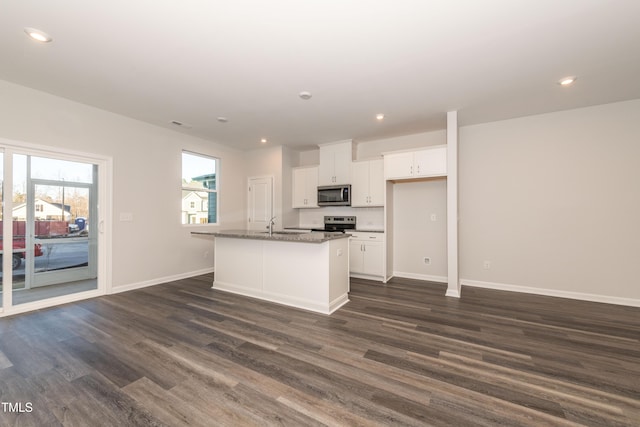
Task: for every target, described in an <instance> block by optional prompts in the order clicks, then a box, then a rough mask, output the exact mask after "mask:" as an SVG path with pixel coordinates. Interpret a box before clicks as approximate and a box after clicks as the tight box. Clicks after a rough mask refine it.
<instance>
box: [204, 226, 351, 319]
mask: <svg viewBox="0 0 640 427" xmlns="http://www.w3.org/2000/svg"><path fill="white" fill-rule="evenodd" d="M192 234H196V235H198V234H199V235H210V236H214V237H215V257H214V258H215V261H214V268H215V273H214V277H215V279H214V281H213V289H219V290H222V291H228V292H233V293H236V294H241V295H246V296H250V297H254V298H260V299H264V300H267V301H272V302H277V303H280V304H286V305H289V306H293V307H298V308H302V309H305V310H311V311H315V312H318V313H323V314H331V313H333V312H334V311H335V310H337V309H338V308H340V307H342V306H343V305H344V304H346V303H347V302H349V239H348V237H349V236H350V235H349V234H343V233H322V232H314V233H295V232H274V233H273V234H269V233H268V232H259V231H250V230H225V231H217V232H193V233H192Z"/></svg>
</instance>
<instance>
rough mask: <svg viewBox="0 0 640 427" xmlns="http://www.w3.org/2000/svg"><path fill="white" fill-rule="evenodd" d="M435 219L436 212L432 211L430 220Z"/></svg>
mask: <svg viewBox="0 0 640 427" xmlns="http://www.w3.org/2000/svg"><path fill="white" fill-rule="evenodd" d="M436 219H437V218H436V214H434V213H432V214H431V221H435V220H436Z"/></svg>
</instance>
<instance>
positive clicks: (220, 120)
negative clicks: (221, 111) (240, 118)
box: [217, 116, 229, 123]
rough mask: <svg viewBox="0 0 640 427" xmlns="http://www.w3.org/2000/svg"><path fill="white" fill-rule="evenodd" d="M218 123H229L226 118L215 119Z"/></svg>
mask: <svg viewBox="0 0 640 427" xmlns="http://www.w3.org/2000/svg"><path fill="white" fill-rule="evenodd" d="M217 120H218V121H219V122H220V123H227V122H228V121H229V119H227V118H226V117H222V116H221V117H218V119H217Z"/></svg>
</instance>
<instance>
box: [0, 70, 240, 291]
mask: <svg viewBox="0 0 640 427" xmlns="http://www.w3.org/2000/svg"><path fill="white" fill-rule="evenodd" d="M0 136H1V137H4V138H7V139H10V140H12V141H15V142H17V143H20V142H21V141H22V142H26V143H30V144H39V145H43V146H48V147H60V148H64V149H67V150H78V151H81V152H83V153H93V154H98V155H102V156H110V157H112V158H113V177H114V178H113V218H114V222H113V230H112V233H113V234H112V235H113V251H112V264H113V272H112V285H113V287H114V288H118V287H121V288H123V287H134V286H136V285H139V284H144V283H150V282H158V281H161V280H163V279H165V278H171V277H176V276H180V275H184V274H189V273H191V272H196V271H202V270H206V269H211V268H212V266H213V241H212V239H206V238H194V237H193V236H191V234H190V232H191V231H192V230H202V229H212V226H189V227H185V226H182V225H181V224H180V200H181V190H180V185H181V184H180V182H181V181H180V176H181V174H180V168H181V151H182V150H183V149H187V150H190V151H193V152H199V153H202V154H207V155H211V156H216V157H219V158H220V159H221V167H220V177H219V185H220V194H219V204H220V223H221V224H220V226H221V228H237V227H241V226H243V225H244V211H245V209H246V195H245V194H246V193H245V191H243V190H244V186H245V185H244V184H245V182H246V173H245V168H244V162H243V156H242V153H240V152H238V151H236V150H233V149H230V148H228V147H225V146H222V145H219V144H215V143H212V142H209V141H205V140H202V139H199V138H194V137H190V136H187V135H184V134H181V133H178V132H174V131H171V130H167V129H163V128H160V127H157V126H152V125H149V124H146V123H143V122H139V121H136V120H133V119H129V118H126V117H123V116H119V115H116V114H112V113H109V112H106V111H103V110H99V109H96V108H93V107H89V106H86V105H83V104H79V103H76V102H72V101H69V100H67V99H64V98H60V97H56V96H52V95H49V94H46V93H43V92H39V91H36V90H32V89H28V88H25V87H22V86H18V85H15V84H12V83H8V82H5V81H2V80H0ZM121 212H130V213H133V218H134V220H133V222H119V221H118V218H119V214H120V213H121ZM205 252H207V255H206V256H205Z"/></svg>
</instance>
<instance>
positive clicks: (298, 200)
mask: <svg viewBox="0 0 640 427" xmlns="http://www.w3.org/2000/svg"><path fill="white" fill-rule="evenodd" d="M293 207H294V208H317V207H318V167H317V166H312V167H304V168H295V169H293Z"/></svg>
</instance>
